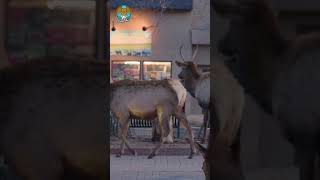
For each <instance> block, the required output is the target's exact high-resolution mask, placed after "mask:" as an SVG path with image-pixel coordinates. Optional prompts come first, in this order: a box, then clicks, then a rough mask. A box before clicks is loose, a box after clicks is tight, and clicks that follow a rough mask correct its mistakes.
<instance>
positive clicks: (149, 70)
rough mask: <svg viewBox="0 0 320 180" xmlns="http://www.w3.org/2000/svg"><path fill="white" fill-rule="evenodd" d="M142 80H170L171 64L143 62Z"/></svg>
mask: <svg viewBox="0 0 320 180" xmlns="http://www.w3.org/2000/svg"><path fill="white" fill-rule="evenodd" d="M143 69H144V72H143V77H144V80H162V79H170V78H171V62H159V61H158V62H153V61H145V62H143Z"/></svg>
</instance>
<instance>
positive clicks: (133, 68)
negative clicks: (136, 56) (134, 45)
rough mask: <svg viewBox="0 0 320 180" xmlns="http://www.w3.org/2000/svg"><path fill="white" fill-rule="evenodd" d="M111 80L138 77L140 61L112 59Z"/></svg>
mask: <svg viewBox="0 0 320 180" xmlns="http://www.w3.org/2000/svg"><path fill="white" fill-rule="evenodd" d="M111 72H112V74H111V76H112V81H120V80H124V79H132V80H139V79H140V61H112V66H111Z"/></svg>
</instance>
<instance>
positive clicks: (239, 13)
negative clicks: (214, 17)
mask: <svg viewBox="0 0 320 180" xmlns="http://www.w3.org/2000/svg"><path fill="white" fill-rule="evenodd" d="M213 7H214V9H215V11H216V12H217V13H218V14H219V15H221V16H222V17H226V18H227V19H228V20H229V30H228V32H227V33H226V34H225V36H224V37H223V38H222V39H221V40H220V41H219V45H218V48H219V50H220V51H221V52H222V53H224V54H225V55H234V54H236V53H242V52H244V51H246V52H248V50H249V49H250V50H252V49H255V50H257V49H256V48H259V47H262V45H263V46H266V45H275V44H270V43H272V40H273V39H274V38H277V36H278V24H277V20H276V16H275V14H274V12H273V11H272V9H271V8H270V7H269V5H268V4H267V3H266V2H265V1H264V0H246V1H244V0H237V1H235V2H233V3H226V2H224V1H222V0H215V1H213ZM260 50H261V49H260ZM251 52H252V51H251Z"/></svg>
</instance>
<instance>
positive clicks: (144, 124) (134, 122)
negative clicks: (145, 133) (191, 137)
mask: <svg viewBox="0 0 320 180" xmlns="http://www.w3.org/2000/svg"><path fill="white" fill-rule="evenodd" d="M172 118H173V128H177V137H178V138H179V137H180V122H179V120H178V119H177V118H176V117H175V116H172ZM152 125H153V121H151V120H144V119H135V118H130V124H129V127H132V128H152ZM119 126H120V125H119V122H118V121H117V120H116V119H115V118H114V117H113V116H112V114H110V127H111V133H110V134H111V135H116V136H117V135H118V129H119Z"/></svg>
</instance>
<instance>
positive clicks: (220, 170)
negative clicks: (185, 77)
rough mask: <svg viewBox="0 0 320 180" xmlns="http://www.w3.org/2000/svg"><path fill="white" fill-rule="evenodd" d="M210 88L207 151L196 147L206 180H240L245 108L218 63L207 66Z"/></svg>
mask: <svg viewBox="0 0 320 180" xmlns="http://www.w3.org/2000/svg"><path fill="white" fill-rule="evenodd" d="M211 67H212V68H211V73H212V76H211V79H212V82H214V86H213V87H214V88H212V89H211V98H210V114H212V118H210V124H211V126H210V137H209V144H208V149H206V148H204V147H202V146H201V145H200V144H198V143H197V147H198V149H199V151H200V152H201V153H202V155H203V156H204V158H205V161H204V163H203V170H204V172H205V174H206V179H208V180H209V179H219V180H229V179H235V180H242V179H244V177H243V174H242V169H241V166H240V124H241V119H242V113H243V109H244V106H245V95H244V91H243V89H242V87H241V86H240V84H239V83H238V81H237V80H236V79H235V78H234V76H233V74H232V73H231V72H230V71H229V69H228V68H227V66H226V65H225V64H224V62H222V61H221V60H218V59H216V60H214V61H212V62H211Z"/></svg>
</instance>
